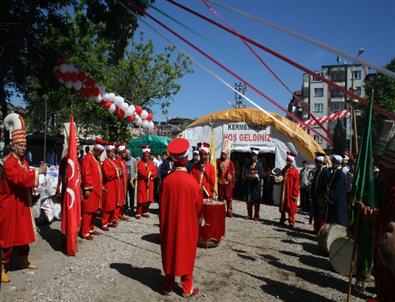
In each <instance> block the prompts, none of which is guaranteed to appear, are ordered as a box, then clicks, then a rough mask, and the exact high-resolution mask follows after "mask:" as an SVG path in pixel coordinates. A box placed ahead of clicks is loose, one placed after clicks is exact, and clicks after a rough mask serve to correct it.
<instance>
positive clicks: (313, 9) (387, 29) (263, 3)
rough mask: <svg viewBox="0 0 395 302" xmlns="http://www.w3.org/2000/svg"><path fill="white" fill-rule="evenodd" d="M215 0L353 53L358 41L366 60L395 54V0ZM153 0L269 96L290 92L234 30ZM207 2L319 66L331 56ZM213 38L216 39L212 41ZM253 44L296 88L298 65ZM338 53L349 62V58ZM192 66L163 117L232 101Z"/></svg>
mask: <svg viewBox="0 0 395 302" xmlns="http://www.w3.org/2000/svg"><path fill="white" fill-rule="evenodd" d="M217 1H219V2H222V3H224V4H226V5H228V6H232V7H234V8H237V9H239V10H243V11H245V12H247V13H249V14H252V15H255V16H257V17H261V18H263V19H266V20H269V21H271V22H273V23H275V24H278V25H280V26H283V27H285V28H288V29H291V30H293V31H296V32H298V33H301V34H303V35H305V36H308V37H311V38H314V39H316V40H319V41H321V42H323V43H325V44H327V45H330V46H332V47H335V48H338V49H341V50H343V51H346V52H348V53H350V54H352V55H356V54H357V52H358V50H359V49H360V48H363V49H364V50H365V51H364V53H363V54H362V56H361V58H362V59H364V60H366V61H368V62H370V63H372V64H376V65H379V66H384V65H386V64H388V63H389V61H390V60H391V59H392V58H394V57H395V0H370V1H367V0H342V1H340V0H338V1H336V0H289V1H286V0H276V1H269V0H260V1H259V0H255V1H253V0H227V1H224V0H222V1H221V0H217ZM178 2H179V3H182V4H184V5H186V6H188V7H190V8H191V9H193V10H196V11H198V12H199V13H201V14H203V15H205V16H207V17H209V18H211V19H214V20H215V21H217V22H219V23H222V24H224V23H223V22H224V21H223V19H221V18H219V17H218V16H216V15H215V14H213V13H212V12H211V11H210V10H209V9H208V8H207V7H206V6H205V5H204V4H203V2H202V1H200V0H185V1H181V0H178ZM154 5H155V6H156V7H157V8H159V9H160V10H163V11H164V12H166V13H167V14H169V15H171V16H172V17H173V18H175V19H177V20H178V21H180V22H182V23H184V24H186V25H187V26H189V27H191V28H193V30H195V31H197V32H199V33H200V34H201V35H203V36H204V37H206V39H208V40H209V41H210V43H209V42H207V41H205V40H204V39H202V38H201V37H199V36H196V35H194V34H193V33H192V32H190V31H188V30H187V29H185V28H183V27H181V26H180V25H178V24H176V23H174V22H173V21H171V20H170V19H168V18H166V17H164V16H163V15H161V14H160V13H158V12H157V11H155V10H153V9H152V8H149V9H148V12H149V13H150V14H152V15H153V16H155V17H156V18H158V19H159V20H161V21H162V22H163V23H165V24H166V25H167V26H169V27H170V28H172V29H173V30H175V31H176V32H177V33H179V34H181V35H182V36H183V37H184V38H186V39H188V40H189V41H190V42H192V43H194V44H195V45H197V46H198V47H199V48H201V49H202V50H204V51H205V52H207V53H209V54H210V55H211V56H213V57H214V58H215V59H217V60H218V61H220V62H221V63H223V64H224V65H225V66H226V67H228V68H229V69H231V70H233V71H234V72H235V73H236V74H238V75H239V76H240V77H242V78H244V79H245V80H247V81H248V82H250V83H251V84H252V85H254V86H255V87H256V88H258V89H259V90H261V91H262V92H264V93H265V94H267V95H268V96H270V97H271V98H273V99H274V100H275V101H276V102H278V103H279V104H280V105H281V106H283V107H286V106H287V104H288V102H289V100H290V98H291V94H290V92H289V91H287V90H286V89H285V88H284V87H283V86H281V85H280V84H279V82H278V81H277V80H275V79H274V77H273V76H272V75H271V74H270V73H269V72H268V71H267V69H266V68H265V67H264V66H263V65H262V64H261V63H260V62H259V61H258V60H257V58H256V57H254V55H253V54H252V52H250V51H249V50H248V49H247V47H246V46H245V45H244V44H243V43H242V41H241V40H240V38H237V37H234V36H232V35H230V34H228V33H226V32H224V31H223V30H221V29H218V28H216V27H214V26H213V25H211V24H209V23H208V22H206V21H204V20H201V19H199V18H197V17H195V16H193V15H191V14H190V13H188V12H185V11H183V10H182V9H180V8H178V7H176V6H174V5H172V4H171V3H168V2H167V1H164V0H157V1H156V2H155V4H154ZM210 5H212V6H213V7H214V9H215V10H216V11H217V12H218V13H219V14H220V15H221V16H222V17H223V18H224V19H225V20H226V22H227V25H230V26H232V27H233V28H234V29H235V30H237V31H238V32H240V33H242V34H244V35H246V36H248V37H250V38H252V39H254V40H256V41H257V42H259V43H261V44H263V45H265V46H267V47H269V48H271V49H273V50H275V51H277V52H279V53H281V54H283V55H285V56H287V57H289V58H291V59H292V60H294V61H296V62H298V63H300V64H301V65H304V66H305V67H307V68H309V69H312V70H319V69H320V67H321V66H322V65H330V64H336V63H337V62H336V58H337V55H336V54H334V53H331V52H329V51H327V50H324V49H321V48H319V47H318V46H315V45H311V44H308V43H307V42H304V41H300V40H298V39H297V38H294V37H292V36H289V35H288V34H285V33H282V32H280V31H277V30H275V29H272V28H270V27H268V26H266V25H263V24H261V23H258V22H256V21H253V20H250V19H248V18H245V17H243V16H241V15H238V14H235V13H233V12H230V11H227V10H225V9H223V8H221V7H218V6H215V5H214V4H210ZM144 20H146V22H148V23H149V24H151V25H152V26H154V27H155V28H156V29H157V30H159V31H160V32H161V33H162V34H163V35H165V36H166V37H167V38H168V39H170V40H171V41H172V43H174V44H175V45H176V46H177V50H178V51H180V52H184V51H185V52H187V53H188V54H191V55H192V56H193V57H194V58H196V59H197V60H199V62H200V63H202V64H203V65H204V66H205V67H207V68H208V69H210V70H211V71H213V72H215V73H216V74H217V75H219V76H220V77H221V78H223V79H224V80H225V81H226V82H228V83H229V84H231V85H233V84H234V83H236V82H239V81H238V80H237V79H236V78H234V77H233V76H231V75H230V74H228V73H227V72H226V71H224V70H223V69H221V68H220V67H218V66H216V65H215V64H214V63H212V62H210V61H209V60H208V59H206V58H204V57H203V56H202V55H201V54H199V53H197V52H196V51H194V50H193V49H192V48H191V47H189V46H187V45H186V44H184V43H183V42H182V41H181V40H178V38H176V37H175V36H173V35H172V34H171V33H169V32H167V31H166V30H164V29H163V28H161V27H160V25H158V24H156V23H154V22H153V21H152V20H150V19H148V17H145V18H144ZM224 25H225V24H224ZM137 31H143V32H144V36H145V38H146V39H152V40H153V42H154V45H155V47H156V49H157V51H158V52H160V51H161V49H163V47H164V46H165V45H168V41H165V40H164V39H163V38H161V37H160V36H158V35H157V34H156V33H155V32H154V31H152V29H151V28H149V27H148V26H146V25H144V24H143V23H142V22H139V28H138V29H137ZM212 43H215V44H216V45H215V46H214V45H213V44H212ZM254 49H255V50H256V51H257V52H258V54H259V55H260V56H261V58H262V59H263V60H264V61H265V62H266V63H267V64H268V65H269V66H270V67H271V68H272V69H273V70H274V71H275V72H276V73H277V74H278V76H279V77H280V78H281V79H282V80H283V81H284V82H285V83H286V84H287V86H288V87H289V88H290V89H291V90H292V91H294V90H300V88H301V85H302V76H303V72H302V71H300V70H298V69H296V68H295V67H293V66H291V65H288V64H287V63H285V62H283V61H281V60H279V59H277V58H275V57H273V56H271V55H270V54H267V53H265V52H263V51H261V50H259V49H257V48H254ZM343 60H344V61H346V62H348V63H352V62H351V61H350V60H349V59H347V58H344V59H343ZM191 67H192V69H193V70H194V73H193V74H188V75H186V76H185V77H183V78H182V79H180V80H179V83H180V84H181V90H180V92H179V93H178V94H177V95H176V96H175V97H174V98H173V100H172V104H171V106H170V109H169V114H168V118H174V117H186V118H196V117H200V116H203V115H205V114H209V113H212V112H216V111H222V110H226V109H229V108H231V106H230V104H229V102H233V101H234V92H233V91H232V90H230V89H229V88H228V87H226V86H224V85H223V84H222V83H221V82H219V81H218V80H216V79H215V78H213V77H212V76H211V75H210V74H209V73H207V72H206V71H204V70H202V69H201V68H200V67H199V66H198V65H196V64H192V66H191ZM246 95H247V96H248V97H249V98H251V99H252V100H254V101H255V102H256V103H258V104H259V105H260V106H262V107H263V108H264V109H266V110H269V111H273V112H277V113H280V114H282V115H284V113H283V112H282V111H280V110H279V109H278V108H276V107H275V106H273V105H272V104H270V103H269V102H268V101H266V100H265V99H263V98H262V97H261V96H259V95H258V94H256V93H254V92H253V91H252V89H250V88H247V93H246ZM244 103H245V104H246V105H247V106H248V107H250V106H251V105H249V104H248V103H247V102H244ZM153 111H154V114H155V119H156V120H159V121H163V120H166V117H165V116H163V115H162V114H161V112H160V109H159V107H154V108H153Z"/></svg>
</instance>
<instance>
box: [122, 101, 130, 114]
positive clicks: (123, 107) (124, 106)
mask: <svg viewBox="0 0 395 302" xmlns="http://www.w3.org/2000/svg"><path fill="white" fill-rule="evenodd" d="M128 108H129V104H128V103H126V102H123V103H122V105H121V109H122V110H123V111H125V112H126V110H128Z"/></svg>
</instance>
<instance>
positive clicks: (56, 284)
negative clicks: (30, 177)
mask: <svg viewBox="0 0 395 302" xmlns="http://www.w3.org/2000/svg"><path fill="white" fill-rule="evenodd" d="M234 211H235V217H234V218H232V219H228V218H227V220H226V234H225V238H224V240H223V241H222V242H221V244H220V246H219V247H217V248H212V249H201V248H199V249H198V252H197V259H196V264H195V271H194V285H195V287H198V288H199V289H200V292H201V293H200V295H199V296H198V297H197V298H192V300H197V299H198V300H199V301H232V302H235V301H298V302H300V301H311V302H314V301H320V302H326V301H345V298H346V291H347V281H348V279H347V278H345V277H342V276H339V275H338V274H336V273H335V272H333V270H332V269H331V266H330V263H329V261H328V259H327V258H326V257H323V256H321V254H320V251H319V248H318V245H317V243H316V237H315V236H314V235H313V234H312V233H311V229H312V226H311V225H309V224H307V222H308V217H307V215H306V214H303V213H298V215H297V224H296V226H295V228H293V229H290V228H289V227H282V226H280V225H279V224H278V220H279V213H278V209H277V207H274V206H266V205H265V206H263V208H261V217H262V218H263V219H262V220H261V221H259V222H258V221H250V220H246V219H244V215H245V214H246V213H245V204H244V203H242V202H235V204H234ZM157 212H158V206H157V205H153V206H152V215H151V217H150V218H149V219H142V220H136V219H131V220H129V221H128V222H121V223H120V224H119V226H118V227H117V228H116V229H111V231H110V232H106V233H104V232H103V235H101V236H96V237H95V240H93V241H83V243H82V244H81V245H80V246H79V251H78V254H77V256H76V257H67V256H65V255H64V253H63V251H62V240H61V235H60V231H59V225H60V224H59V222H56V223H53V224H51V225H49V226H40V227H39V228H38V232H39V235H38V240H37V242H36V243H35V244H33V245H31V256H30V259H31V261H32V262H34V263H37V264H38V265H39V269H38V270H36V271H27V270H11V271H10V272H9V276H10V278H11V279H12V281H11V283H9V284H5V285H4V284H3V285H2V288H1V291H0V301H2V302H3V301H4V302H5V301H182V300H184V298H182V297H181V296H180V295H179V291H178V293H177V292H175V293H173V294H172V295H171V296H169V297H167V296H163V295H162V294H161V284H162V281H163V275H162V266H161V256H160V246H159V234H158V233H159V227H158V216H157ZM369 286H370V288H368V290H369V291H372V286H373V284H370V285H369ZM370 295H371V294H370V293H367V294H366V295H362V294H358V293H356V292H354V297H353V299H352V301H365V300H366V298H367V297H369V296H370ZM356 296H358V297H356Z"/></svg>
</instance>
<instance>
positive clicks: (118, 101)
mask: <svg viewBox="0 0 395 302" xmlns="http://www.w3.org/2000/svg"><path fill="white" fill-rule="evenodd" d="M122 103H123V97H121V96H118V95H117V96H116V97H114V104H115V105H117V106H118V107H121V105H122Z"/></svg>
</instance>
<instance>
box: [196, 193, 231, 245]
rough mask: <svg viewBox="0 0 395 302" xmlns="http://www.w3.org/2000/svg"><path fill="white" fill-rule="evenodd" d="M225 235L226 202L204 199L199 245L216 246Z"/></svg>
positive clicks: (200, 220)
mask: <svg viewBox="0 0 395 302" xmlns="http://www.w3.org/2000/svg"><path fill="white" fill-rule="evenodd" d="M224 235H225V203H224V202H220V201H215V200H213V199H204V200H203V207H202V214H201V216H200V219H199V241H198V246H200V247H204V248H209V247H216V246H218V244H219V243H220V241H221V240H222V239H223V238H224Z"/></svg>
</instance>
